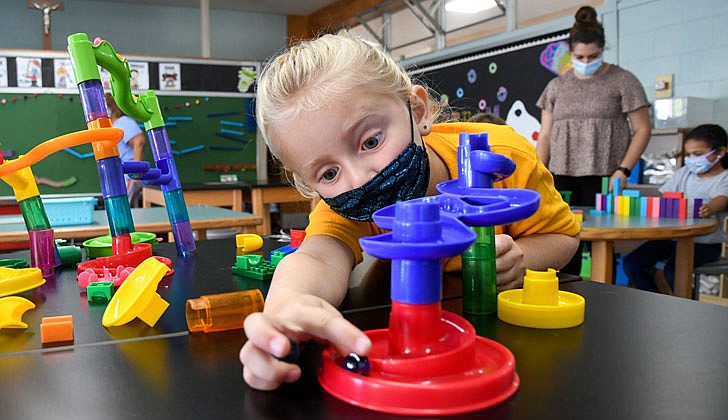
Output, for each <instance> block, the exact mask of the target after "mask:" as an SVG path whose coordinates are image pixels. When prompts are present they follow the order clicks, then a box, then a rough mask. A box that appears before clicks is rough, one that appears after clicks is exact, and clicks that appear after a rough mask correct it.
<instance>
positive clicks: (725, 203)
mask: <svg viewBox="0 0 728 420" xmlns="http://www.w3.org/2000/svg"><path fill="white" fill-rule="evenodd" d="M726 207H728V197H726V196H724V195H719V196H717V197H715V198H714V199H712V200H710V203H708V204H703V205H702V206H700V210H699V211H698V215H699V216H700V217H711V216H713V215H714V214H718V213H720V212H721V211H723V210H725V209H726Z"/></svg>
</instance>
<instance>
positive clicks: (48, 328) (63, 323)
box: [40, 315, 73, 344]
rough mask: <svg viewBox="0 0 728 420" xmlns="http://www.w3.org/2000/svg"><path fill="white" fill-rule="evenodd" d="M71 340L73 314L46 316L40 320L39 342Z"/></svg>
mask: <svg viewBox="0 0 728 420" xmlns="http://www.w3.org/2000/svg"><path fill="white" fill-rule="evenodd" d="M58 341H73V315H64V316H47V317H43V319H41V322H40V342H41V343H43V344H45V343H55V342H58Z"/></svg>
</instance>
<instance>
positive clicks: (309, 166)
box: [302, 113, 372, 172]
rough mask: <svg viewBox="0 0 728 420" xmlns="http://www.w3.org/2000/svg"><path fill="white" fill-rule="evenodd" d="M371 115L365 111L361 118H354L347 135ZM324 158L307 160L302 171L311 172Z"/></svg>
mask: <svg viewBox="0 0 728 420" xmlns="http://www.w3.org/2000/svg"><path fill="white" fill-rule="evenodd" d="M370 117H372V114H369V113H365V114H364V115H362V116H361V118H359V119H357V120H354V122H352V123H351V125H349V127H348V128H347V129H345V130H344V133H345V136H351V133H355V132H356V131H357V130H359V127H361V126H362V125H363V124H364V123H365V122H366V121H367V120H368V119H369V118H370ZM322 160H324V159H323V158H321V157H317V158H315V159H313V160H312V161H310V162H307V163H305V164H304V165H303V168H302V172H309V171H311V169H312V168H315V167H317V166H319V162H321V161H322Z"/></svg>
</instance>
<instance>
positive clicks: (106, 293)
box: [86, 281, 114, 302]
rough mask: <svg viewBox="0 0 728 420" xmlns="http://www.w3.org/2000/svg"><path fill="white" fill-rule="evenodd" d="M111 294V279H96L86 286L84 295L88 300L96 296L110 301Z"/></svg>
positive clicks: (112, 287)
mask: <svg viewBox="0 0 728 420" xmlns="http://www.w3.org/2000/svg"><path fill="white" fill-rule="evenodd" d="M112 294H114V282H113V281H96V282H93V283H89V285H88V286H86V296H87V297H88V301H89V302H91V301H92V300H94V299H96V298H99V299H105V300H106V301H110V300H111V295H112Z"/></svg>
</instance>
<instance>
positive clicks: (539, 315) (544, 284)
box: [498, 268, 585, 329]
mask: <svg viewBox="0 0 728 420" xmlns="http://www.w3.org/2000/svg"><path fill="white" fill-rule="evenodd" d="M584 306H585V302H584V298H583V297H581V296H579V295H577V294H576V293H570V292H566V291H563V290H559V279H558V278H557V277H556V270H554V269H552V268H549V269H548V270H546V271H531V270H526V276H525V277H524V278H523V289H513V290H505V291H503V292H501V293H500V294H499V295H498V319H500V320H501V321H504V322H508V323H509V324H513V325H519V326H521V327H529V328H542V329H557V328H570V327H575V326H577V325H581V324H582V323H583V322H584Z"/></svg>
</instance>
